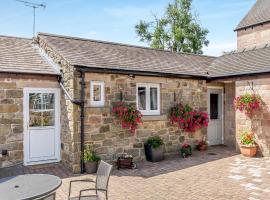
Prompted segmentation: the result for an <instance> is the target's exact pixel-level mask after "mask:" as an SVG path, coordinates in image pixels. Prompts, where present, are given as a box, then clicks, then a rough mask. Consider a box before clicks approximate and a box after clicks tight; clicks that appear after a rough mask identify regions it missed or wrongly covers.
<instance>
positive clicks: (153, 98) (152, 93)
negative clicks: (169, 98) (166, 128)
mask: <svg viewBox="0 0 270 200" xmlns="http://www.w3.org/2000/svg"><path fill="white" fill-rule="evenodd" d="M157 94H158V91H157V88H150V109H151V110H157V109H158V104H157V101H158V96H157Z"/></svg>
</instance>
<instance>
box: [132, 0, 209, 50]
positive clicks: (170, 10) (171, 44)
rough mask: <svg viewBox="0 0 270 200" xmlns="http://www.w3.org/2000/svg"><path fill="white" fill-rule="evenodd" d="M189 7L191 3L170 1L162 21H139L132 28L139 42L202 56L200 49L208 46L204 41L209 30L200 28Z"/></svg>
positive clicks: (157, 19) (188, 1) (156, 18)
mask: <svg viewBox="0 0 270 200" xmlns="http://www.w3.org/2000/svg"><path fill="white" fill-rule="evenodd" d="M191 5H192V0H174V3H172V4H171V3H170V4H169V5H168V6H167V9H166V12H165V15H164V16H163V17H162V18H158V17H157V16H154V20H153V21H151V22H146V21H143V20H141V21H140V22H139V23H138V24H137V25H136V26H135V30H136V33H137V35H138V36H139V37H140V41H142V42H147V43H148V44H149V45H150V46H151V47H152V48H155V49H164V50H170V51H173V52H187V53H195V54H202V53H203V51H202V48H203V46H204V45H205V46H208V44H209V41H208V40H207V38H206V36H207V34H208V32H209V31H208V30H207V29H205V28H202V27H201V26H200V24H199V23H198V20H197V17H196V15H195V14H193V13H192V11H191V9H192V8H191Z"/></svg>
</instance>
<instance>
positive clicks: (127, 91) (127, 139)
mask: <svg viewBox="0 0 270 200" xmlns="http://www.w3.org/2000/svg"><path fill="white" fill-rule="evenodd" d="M91 80H98V81H104V82H105V92H106V97H105V107H103V108H93V107H91V106H90V81H91ZM136 83H158V84H160V90H161V91H160V96H161V115H159V116H144V117H143V125H142V126H140V127H139V128H138V129H137V131H136V134H135V135H134V136H133V135H131V133H130V132H129V131H128V130H123V129H121V128H119V125H117V124H116V123H115V119H114V117H113V116H112V114H111V108H112V103H113V102H118V101H119V100H120V99H119V94H120V91H122V93H123V97H124V101H126V102H129V103H135V102H136ZM85 91H86V99H85V102H86V104H85V107H86V109H85V114H86V116H85V141H86V144H92V145H93V147H94V150H95V151H96V152H97V153H98V154H99V155H101V156H102V158H103V159H106V160H112V159H114V158H116V156H117V155H118V154H122V153H129V154H132V155H133V156H135V158H136V159H142V158H144V149H143V143H144V142H145V141H146V139H147V138H148V137H149V136H151V135H160V136H161V137H162V138H163V139H164V141H165V149H166V153H176V152H177V150H178V148H179V146H180V144H181V143H183V142H185V141H188V142H191V141H194V140H195V138H197V139H201V138H202V137H203V135H206V130H202V131H198V132H197V133H196V134H195V135H194V136H188V135H187V134H186V133H184V132H183V131H181V130H179V129H178V127H176V126H171V125H170V123H169V121H168V118H167V114H168V110H169V109H170V107H171V106H173V105H174V93H176V98H177V99H178V101H179V102H182V103H183V104H187V103H188V104H190V105H191V106H192V107H193V108H194V109H198V110H202V111H206V110H207V108H206V107H207V99H206V95H207V93H206V92H207V87H206V82H205V81H201V80H188V79H176V78H175V79H174V78H163V77H143V76H136V77H135V78H131V77H129V76H127V75H117V74H96V73H87V74H86V89H85Z"/></svg>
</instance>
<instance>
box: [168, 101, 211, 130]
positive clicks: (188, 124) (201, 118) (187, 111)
mask: <svg viewBox="0 0 270 200" xmlns="http://www.w3.org/2000/svg"><path fill="white" fill-rule="evenodd" d="M170 121H171V123H172V124H175V123H177V124H178V125H179V127H180V128H181V129H183V130H184V131H186V132H195V131H196V130H198V129H201V128H203V127H207V126H208V122H209V118H208V113H207V112H200V111H197V110H193V109H192V108H191V107H190V106H189V105H185V106H183V105H182V104H178V105H176V106H174V107H172V108H171V111H170Z"/></svg>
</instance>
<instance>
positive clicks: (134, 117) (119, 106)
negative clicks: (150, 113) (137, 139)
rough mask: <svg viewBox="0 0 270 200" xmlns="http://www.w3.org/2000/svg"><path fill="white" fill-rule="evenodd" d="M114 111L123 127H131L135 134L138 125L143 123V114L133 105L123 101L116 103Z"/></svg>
mask: <svg viewBox="0 0 270 200" xmlns="http://www.w3.org/2000/svg"><path fill="white" fill-rule="evenodd" d="M112 111H113V113H114V115H115V116H116V118H117V119H118V120H119V123H120V124H121V126H122V128H124V129H125V128H127V129H129V130H130V132H131V133H132V134H135V131H136V128H137V127H138V125H139V124H142V120H141V119H142V114H141V112H140V111H139V110H137V109H136V108H135V106H133V105H129V104H126V103H123V102H120V103H116V104H115V106H114V107H113V110H112Z"/></svg>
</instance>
